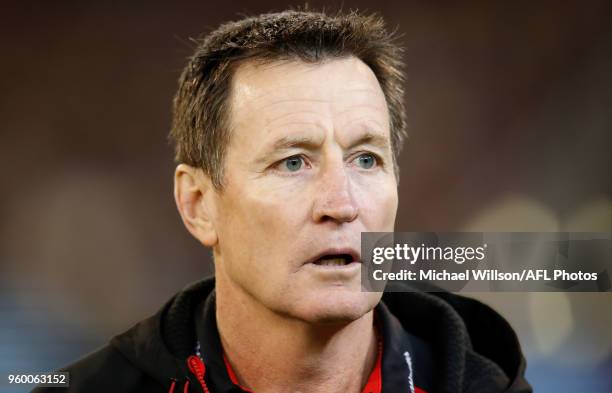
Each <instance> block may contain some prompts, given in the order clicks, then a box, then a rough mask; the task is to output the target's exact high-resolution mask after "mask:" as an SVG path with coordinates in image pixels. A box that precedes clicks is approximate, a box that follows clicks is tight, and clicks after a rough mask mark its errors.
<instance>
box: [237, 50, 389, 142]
mask: <svg viewBox="0 0 612 393" xmlns="http://www.w3.org/2000/svg"><path fill="white" fill-rule="evenodd" d="M230 103H231V104H230V108H231V113H230V124H231V125H232V129H234V130H235V129H237V128H241V127H244V126H253V125H254V124H257V125H258V126H260V127H268V126H274V124H278V123H279V122H280V123H283V122H287V121H289V122H293V123H296V122H297V123H299V122H317V121H318V122H321V121H339V122H343V123H346V122H351V121H359V120H361V121H363V122H367V121H369V122H377V123H380V124H379V128H381V127H382V128H383V129H387V131H388V123H389V117H388V110H387V105H386V101H385V97H384V94H383V92H382V89H381V87H380V84H379V83H378V80H377V79H376V76H375V75H374V73H373V72H372V70H371V69H370V68H369V67H368V66H367V65H366V64H365V63H363V62H362V61H361V60H359V59H357V58H355V57H346V58H335V59H328V60H324V61H322V62H320V63H315V64H310V63H304V62H302V61H299V60H283V61H269V62H254V61H248V62H245V63H244V64H241V65H240V66H238V67H237V69H236V71H235V73H234V77H233V81H232V91H231V94H230Z"/></svg>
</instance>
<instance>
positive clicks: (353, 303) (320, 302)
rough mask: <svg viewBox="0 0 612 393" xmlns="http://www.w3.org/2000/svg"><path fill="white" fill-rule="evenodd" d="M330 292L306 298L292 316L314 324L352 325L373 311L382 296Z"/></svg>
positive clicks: (350, 292)
mask: <svg viewBox="0 0 612 393" xmlns="http://www.w3.org/2000/svg"><path fill="white" fill-rule="evenodd" d="M329 292H331V293H328V291H325V293H317V294H314V296H313V295H311V296H304V298H302V300H301V302H300V303H301V304H299V305H296V306H295V307H294V308H293V311H294V312H292V314H294V316H295V317H296V318H298V319H301V320H304V321H306V322H309V323H313V324H317V323H323V324H334V323H350V322H353V321H355V320H357V319H359V318H361V317H363V316H364V315H365V314H367V313H368V312H370V311H372V310H373V309H374V307H376V305H377V304H378V302H379V301H380V298H381V295H382V294H381V293H375V292H353V291H329ZM334 292H335V293H334Z"/></svg>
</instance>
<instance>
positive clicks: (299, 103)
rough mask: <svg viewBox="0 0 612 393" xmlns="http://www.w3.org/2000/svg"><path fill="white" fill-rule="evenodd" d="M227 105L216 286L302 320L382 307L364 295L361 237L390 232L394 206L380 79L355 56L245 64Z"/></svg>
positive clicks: (348, 316) (351, 315) (341, 317)
mask: <svg viewBox="0 0 612 393" xmlns="http://www.w3.org/2000/svg"><path fill="white" fill-rule="evenodd" d="M231 105H232V110H231V116H230V118H231V128H232V134H231V141H230V144H229V147H228V151H227V155H226V162H225V172H224V188H223V190H222V191H221V192H218V193H216V194H215V196H214V198H215V214H214V227H215V230H216V232H217V235H218V243H217V244H216V246H215V247H214V252H215V264H216V275H217V281H218V283H219V285H229V286H230V287H232V290H236V291H243V293H245V294H246V295H247V296H249V297H251V298H252V299H254V300H255V301H256V302H257V304H260V305H262V306H264V307H266V308H267V309H269V310H272V311H274V312H276V313H279V314H282V315H285V316H291V317H294V318H297V319H300V320H304V321H309V322H332V321H349V320H354V319H357V318H359V317H361V316H362V315H364V314H365V313H367V312H368V311H370V310H371V309H372V308H373V307H374V306H375V305H376V303H378V301H379V300H380V294H377V293H367V292H361V291H360V269H361V264H360V262H359V260H360V238H361V237H360V236H361V232H364V231H393V228H394V222H395V214H396V211H397V202H398V200H397V183H396V178H395V175H394V172H393V161H392V153H391V146H390V132H389V115H388V112H387V106H386V102H385V98H384V95H383V93H382V90H381V88H380V86H379V84H378V81H377V80H376V77H375V76H374V74H373V72H372V71H371V70H370V68H369V67H367V66H366V65H365V64H364V63H363V62H362V61H360V60H358V59H356V58H346V59H335V60H329V61H326V62H324V63H321V64H314V65H313V64H306V63H303V62H299V61H293V62H275V63H272V64H267V65H262V64H259V65H256V64H254V63H247V64H244V65H241V66H240V67H239V68H238V69H237V71H236V73H235V77H234V85H233V91H232V97H231ZM321 257H323V258H321ZM353 260H354V261H353Z"/></svg>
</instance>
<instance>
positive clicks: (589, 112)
mask: <svg viewBox="0 0 612 393" xmlns="http://www.w3.org/2000/svg"><path fill="white" fill-rule="evenodd" d="M302 4H303V3H302ZM309 4H310V6H311V7H313V8H320V7H322V6H325V7H326V8H329V9H335V8H337V6H336V5H334V4H332V3H328V2H320V1H311V2H309ZM290 5H300V3H286V2H282V1H257V2H255V1H237V2H219V3H213V2H183V1H176V2H163V3H162V2H144V1H130V2H102V1H90V2H39V3H30V2H22V3H17V2H15V3H7V2H3V4H2V6H1V7H2V24H0V33H1V34H0V45H1V52H0V54H1V59H2V60H1V62H0V121H1V123H0V124H1V126H0V133H1V143H0V166H1V168H2V171H0V185H1V191H2V192H0V375H2V378H3V379H5V376H6V374H7V373H9V372H28V371H31V372H34V371H38V372H40V371H48V370H51V369H55V368H57V367H59V366H61V365H64V364H66V363H67V362H69V361H71V360H73V359H74V358H76V357H77V356H80V355H82V354H84V353H86V352H89V351H91V350H93V349H95V348H96V347H98V346H100V345H102V344H103V343H105V342H106V341H107V340H108V338H109V337H111V336H112V335H114V334H116V333H118V332H121V331H123V330H125V329H127V328H128V327H129V326H131V325H132V324H133V323H135V322H137V321H138V320H140V319H142V318H144V317H146V316H148V315H150V314H152V313H153V312H155V311H156V310H157V309H158V307H160V306H161V304H162V303H163V302H164V301H165V300H166V299H167V298H168V297H169V296H170V295H172V294H173V293H174V292H175V291H177V290H179V289H180V288H181V287H183V286H185V285H186V284H187V283H189V282H192V281H195V280H197V279H199V278H200V277H202V276H204V275H207V274H210V273H211V271H212V269H211V262H210V253H209V252H208V251H207V250H205V249H204V248H203V247H201V246H200V244H199V243H197V242H196V241H195V240H193V239H192V238H191V237H190V236H189V235H188V234H187V231H186V230H185V229H184V228H183V226H182V224H181V222H180V219H179V216H178V213H177V212H176V210H175V207H174V201H173V198H172V174H173V169H174V165H173V161H172V149H171V147H170V146H169V145H168V144H167V139H166V136H167V133H168V130H169V125H170V103H171V99H172V96H173V94H174V90H175V88H176V80H177V78H178V75H179V73H180V71H181V69H182V67H183V66H184V64H185V62H186V58H187V57H188V56H189V55H190V54H191V52H192V44H191V43H190V42H189V37H195V36H199V35H200V34H201V33H204V32H207V31H210V30H211V29H213V28H215V27H216V26H217V25H218V24H219V23H221V22H223V21H227V20H232V19H238V18H240V16H241V15H243V14H257V13H261V12H266V11H274V10H276V11H278V10H282V9H284V8H286V7H287V6H290ZM343 7H344V9H351V8H358V9H360V10H367V11H375V12H378V13H380V14H381V15H383V16H384V17H385V19H386V20H387V22H388V25H389V26H390V27H391V28H394V27H396V26H397V27H398V31H399V32H400V33H401V34H402V35H403V36H402V43H403V45H404V47H405V48H406V52H405V60H406V64H407V73H408V80H407V84H406V92H407V95H406V104H407V109H408V115H409V123H410V133H411V138H410V140H409V141H408V142H407V144H406V146H405V148H404V151H403V153H402V157H401V162H400V167H401V183H400V209H399V212H398V222H397V230H406V231H407V230H414V231H427V230H447V231H461V230H498V231H564V230H571V231H612V175H611V168H612V158H611V154H610V151H611V148H612V114H611V108H612V75H611V73H612V23H611V22H612V19H611V18H610V17H611V16H612V12H611V11H612V3H611V2H608V1H582V2H578V1H573V2H572V1H570V2H553V1H544V2H488V1H482V2H462V3H458V2H425V1H412V2H407V1H391V2H380V1H372V0H369V1H365V0H364V1H355V2H353V1H351V2H349V1H345V2H344V5H343ZM473 295H474V296H476V297H478V298H480V299H482V300H483V301H485V302H487V303H489V304H491V305H492V306H493V307H495V308H496V309H498V310H499V311H500V312H501V313H502V314H503V315H504V316H506V317H507V318H508V319H509V320H510V322H511V323H512V325H513V326H514V327H515V328H516V329H517V331H518V334H519V336H520V338H521V341H522V343H523V346H524V350H525V353H526V356H527V360H528V376H529V378H530V380H531V382H532V383H533V384H534V386H535V387H536V392H560V391H567V392H570V391H575V392H610V391H612V377H611V375H612V312H611V310H612V296H610V294H585V293H579V294H565V293H547V294H544V293H525V294H516V293H513V294H510V293H497V294H487V293H479V294H473ZM6 387H7V385H6V380H1V381H0V390H3V389H4V388H6ZM12 388H14V386H13V387H12ZM12 391H18V389H14V390H12ZM24 391H25V390H24Z"/></svg>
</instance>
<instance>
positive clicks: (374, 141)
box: [347, 131, 390, 150]
mask: <svg viewBox="0 0 612 393" xmlns="http://www.w3.org/2000/svg"><path fill="white" fill-rule="evenodd" d="M359 145H372V146H376V147H378V148H381V149H383V150H385V149H387V148H389V146H390V143H389V138H387V137H386V136H384V135H381V134H380V133H377V132H373V131H366V132H365V133H364V134H363V135H362V136H360V137H359V138H358V139H356V140H354V141H352V142H351V143H350V144H349V146H347V148H348V149H350V148H353V147H355V146H359Z"/></svg>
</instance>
